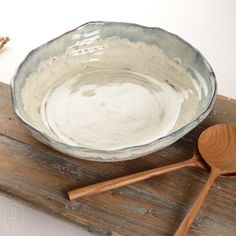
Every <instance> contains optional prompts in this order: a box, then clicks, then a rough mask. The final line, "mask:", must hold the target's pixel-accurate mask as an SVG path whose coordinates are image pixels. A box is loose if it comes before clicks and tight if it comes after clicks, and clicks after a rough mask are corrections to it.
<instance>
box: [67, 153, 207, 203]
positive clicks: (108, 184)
mask: <svg viewBox="0 0 236 236" xmlns="http://www.w3.org/2000/svg"><path fill="white" fill-rule="evenodd" d="M184 167H196V168H200V169H204V170H208V169H207V168H208V167H207V166H206V164H205V163H204V161H203V160H202V158H201V157H200V155H199V153H198V151H197V149H196V150H195V151H194V154H193V157H192V158H191V159H188V160H186V161H182V162H179V163H175V164H171V165H168V166H164V167H157V168H154V169H151V170H146V171H142V172H139V173H135V174H131V175H127V176H123V177H119V178H116V179H111V180H107V181H104V182H100V183H97V184H92V185H89V186H85V187H82V188H78V189H75V190H71V191H69V192H68V195H69V199H70V200H75V199H77V198H79V197H83V196H90V195H93V194H98V193H102V192H106V191H108V190H112V189H116V188H119V187H122V186H125V185H129V184H133V183H136V182H139V181H142V180H145V179H149V178H151V177H153V176H157V175H161V174H164V173H167V172H170V171H174V170H178V169H181V168H184Z"/></svg>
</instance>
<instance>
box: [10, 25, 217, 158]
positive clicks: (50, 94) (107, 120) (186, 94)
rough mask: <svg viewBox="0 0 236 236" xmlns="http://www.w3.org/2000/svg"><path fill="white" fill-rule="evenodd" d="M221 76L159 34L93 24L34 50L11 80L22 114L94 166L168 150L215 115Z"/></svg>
mask: <svg viewBox="0 0 236 236" xmlns="http://www.w3.org/2000/svg"><path fill="white" fill-rule="evenodd" d="M215 95H216V80H215V77H214V73H213V71H212V69H211V67H210V65H209V64H208V63H207V61H206V60H205V59H204V57H203V56H202V55H201V54H200V52H199V51H197V50H196V49H195V48H194V47H193V46H191V45H190V44H188V43H187V42H185V41H184V40H183V39H181V38H179V37H178V36H176V35H173V34H171V33H168V32H166V31H164V30H162V29H159V28H149V27H144V26H140V25H135V24H129V23H114V22H90V23H87V24H84V25H82V26H80V27H78V28H76V29H74V30H72V31H70V32H67V33H65V34H63V35H62V36H60V37H58V38H56V39H54V40H51V41H50V42H48V43H46V44H44V45H42V46H41V47H39V48H37V49H35V50H33V51H32V52H31V53H30V54H29V55H28V56H27V57H26V58H25V60H24V61H23V62H22V64H21V65H20V67H19V68H18V70H17V72H16V74H15V77H14V78H13V80H12V98H13V106H14V110H15V112H16V114H17V115H18V117H19V118H20V119H21V120H22V122H23V123H24V125H25V126H26V127H27V128H28V129H29V130H30V132H31V133H32V135H33V136H34V137H35V138H37V139H38V140H40V141H42V142H43V143H46V144H48V145H49V146H51V147H53V148H55V149H57V150H59V151H61V152H64V153H66V154H69V155H72V156H74V157H78V158H82V159H87V160H94V161H121V160H127V159H133V158H136V157H139V156H143V155H146V154H148V153H150V152H154V151H156V150H159V149H161V148H164V147H166V146H168V145H170V144H172V143H173V142H175V141H176V140H177V139H179V138H181V137H182V136H183V135H184V134H186V133H187V132H189V131H190V130H191V129H193V128H194V127H195V126H196V125H197V124H198V123H200V122H201V121H202V120H203V119H204V118H205V117H206V116H207V114H208V113H209V112H210V109H211V108H212V105H213V102H214V98H215Z"/></svg>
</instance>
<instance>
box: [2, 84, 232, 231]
mask: <svg viewBox="0 0 236 236" xmlns="http://www.w3.org/2000/svg"><path fill="white" fill-rule="evenodd" d="M0 111H1V112H0V192H1V193H2V194H4V195H6V196H9V197H12V198H14V199H17V200H20V201H22V202H24V203H25V204H27V205H29V206H32V207H33V208H36V209H38V210H41V211H44V212H45V213H48V214H50V215H53V216H55V217H58V218H61V219H63V220H66V221H68V222H71V223H73V224H76V225H78V226H80V227H83V228H85V229H87V230H88V231H90V232H93V233H95V234H97V235H127V236H132V235H134V236H137V235H143V236H152V235H155V236H156V235H173V233H174V232H175V230H176V229H177V227H178V225H179V224H180V222H181V220H182V219H183V217H184V215H185V213H186V211H187V209H188V208H189V207H190V206H191V204H192V202H193V201H194V200H195V198H196V196H197V195H198V193H199V192H200V190H201V188H202V186H203V184H204V183H205V181H206V180H207V177H208V173H206V172H204V171H201V170H197V169H193V168H189V169H183V170H178V171H176V172H172V173H168V174H165V175H162V176H158V177H154V178H152V179H149V180H146V181H143V182H140V183H137V184H133V185H130V186H127V187H123V188H120V189H117V190H113V191H110V192H106V193H102V194H99V195H96V196H91V197H85V198H82V199H80V200H77V201H74V202H70V201H69V200H68V197H67V194H66V192H67V190H70V189H73V188H75V187H78V186H84V185H88V184H91V183H95V182H99V181H102V180H106V179H110V178H114V177H118V176H123V175H127V174H131V173H135V172H137V171H141V170H146V169H150V168H153V167H157V166H164V165H166V164H170V163H175V162H178V161H182V160H185V159H187V158H189V157H191V155H192V152H193V149H194V143H195V141H196V140H197V137H198V135H199V134H200V133H201V132H202V131H203V130H204V129H205V128H206V127H208V126H210V125H213V124H215V123H222V122H228V123H236V101H235V100H230V99H227V98H225V97H222V96H218V98H217V101H216V104H215V106H214V109H213V111H212V112H211V113H210V115H209V116H208V118H207V119H206V120H205V121H204V122H202V123H201V124H200V125H199V126H198V127H197V128H195V129H194V130H193V131H192V132H190V133H189V134H187V135H186V136H185V137H184V138H182V139H181V140H179V141H178V142H176V143H175V144H173V145H171V146H170V147H168V148H166V149H163V150H162V151H159V152H156V153H154V154H151V155H148V156H146V157H143V158H139V159H137V160H132V161H125V162H119V163H97V162H89V161H83V160H78V159H75V158H72V157H68V156H65V155H63V154H61V153H59V152H57V151H54V150H53V149H51V148H49V147H47V146H45V145H43V144H41V143H39V142H38V141H36V140H35V139H34V138H32V137H31V136H30V135H29V134H28V132H26V131H25V129H24V128H23V127H22V125H21V123H20V122H19V121H18V119H17V118H16V116H15V114H13V111H12V107H11V98H10V88H9V86H8V85H6V84H3V83H0ZM189 235H204V236H205V235H212V236H221V235H227V236H231V235H232V236H235V235H236V179H233V178H230V179H226V178H219V179H218V180H217V181H216V183H215V184H214V186H213V187H212V189H211V191H210V193H209V195H208V197H207V199H206V201H205V202H204V205H203V207H202V210H201V212H200V214H199V215H198V217H197V219H196V220H195V222H194V224H193V226H192V228H191V231H190V233H189Z"/></svg>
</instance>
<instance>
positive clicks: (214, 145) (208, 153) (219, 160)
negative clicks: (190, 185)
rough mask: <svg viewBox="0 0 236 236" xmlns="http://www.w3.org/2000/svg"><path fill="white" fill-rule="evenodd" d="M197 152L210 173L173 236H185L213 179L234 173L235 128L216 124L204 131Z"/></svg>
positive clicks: (235, 152)
mask: <svg viewBox="0 0 236 236" xmlns="http://www.w3.org/2000/svg"><path fill="white" fill-rule="evenodd" d="M198 150H199V152H200V154H201V156H202V158H203V159H204V160H205V162H206V163H207V164H208V165H209V166H210V167H211V173H210V176H209V179H208V181H207V183H206V184H205V186H204V187H203V189H202V191H201V193H200V194H199V196H198V198H197V200H196V201H195V203H194V204H193V205H192V207H191V209H190V210H189V212H188V213H187V215H186V216H185V218H184V220H183V221H182V223H181V224H180V226H179V228H178V229H177V231H176V233H175V236H185V235H187V233H188V230H189V228H190V226H191V224H192V222H193V221H194V219H195V217H196V215H197V213H198V211H199V210H200V208H201V205H202V203H203V201H204V199H205V197H206V195H207V193H208V191H209V189H210V187H211V186H212V184H213V183H214V181H215V179H216V178H217V177H218V176H220V175H223V174H224V175H230V174H235V173H236V126H234V125H229V124H218V125H214V126H212V127H210V128H208V129H206V130H205V131H204V132H203V133H202V134H201V135H200V137H199V141H198Z"/></svg>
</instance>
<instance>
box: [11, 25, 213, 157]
mask: <svg viewBox="0 0 236 236" xmlns="http://www.w3.org/2000/svg"><path fill="white" fill-rule="evenodd" d="M91 24H114V25H123V26H128V27H130V26H131V27H140V28H143V29H150V30H158V31H163V32H164V33H167V34H169V35H171V36H172V37H174V38H177V39H178V40H180V41H181V42H183V43H184V44H186V45H187V46H188V47H190V48H192V49H193V50H194V51H195V52H196V53H198V54H199V55H200V57H201V58H202V59H203V62H204V64H205V65H206V67H207V68H208V70H209V75H210V79H211V82H212V90H213V93H212V94H211V98H210V102H209V104H208V106H207V107H206V108H205V109H204V110H203V111H202V112H201V113H200V114H199V115H198V116H196V117H195V118H194V119H192V120H191V121H189V122H188V123H187V124H185V125H184V126H182V127H180V128H178V129H177V130H175V131H173V132H171V133H169V134H167V135H165V136H162V137H159V138H157V139H155V140H153V141H151V142H149V143H145V144H141V145H136V146H130V147H124V148H119V149H115V150H100V149H93V148H86V147H83V146H78V145H77V146H75V145H69V144H66V143H64V142H60V141H58V140H55V139H53V138H52V137H50V136H49V135H47V134H45V133H44V132H42V131H40V130H39V129H38V128H36V127H35V126H34V124H32V123H30V122H29V121H28V120H27V119H26V118H25V117H24V116H23V115H22V114H21V112H20V110H19V107H18V102H17V99H16V96H15V80H16V79H17V75H18V73H19V71H20V69H21V67H23V65H24V63H25V61H27V59H29V58H30V56H31V55H33V54H34V53H36V52H37V51H38V50H40V49H41V48H43V47H44V46H46V45H49V44H51V43H52V42H54V41H56V40H57V39H59V38H62V37H63V36H65V35H67V34H69V33H71V32H73V31H76V30H77V29H79V28H82V27H84V26H87V25H91ZM10 90H11V97H12V105H13V110H14V112H15V114H16V115H17V117H18V118H19V119H20V120H21V122H22V123H23V124H24V125H25V126H26V127H27V128H28V129H32V130H33V131H35V132H36V133H37V134H38V135H40V136H43V138H44V139H45V140H46V141H47V142H48V143H52V144H55V145H59V146H61V147H65V148H68V147H70V148H72V149H76V150H80V151H81V152H86V153H97V154H100V155H102V154H104V155H115V154H116V155H118V154H121V153H125V152H132V151H135V150H140V149H143V148H145V147H149V146H153V145H154V146H155V145H156V144H158V143H159V142H163V141H165V140H168V139H170V138H171V137H172V136H173V135H176V134H183V135H184V134H186V133H187V132H189V131H190V130H191V129H188V128H190V127H191V126H193V124H195V126H196V125H197V124H199V123H200V122H201V121H202V120H203V119H204V118H205V117H206V116H207V115H208V114H209V112H210V110H211V108H212V107H213V105H214V102H215V100H216V95H217V82H216V76H215V73H214V71H213V69H212V67H211V65H210V64H209V62H208V61H207V60H206V58H205V57H204V56H203V55H202V53H201V52H200V51H199V50H198V49H196V48H195V47H194V46H193V45H192V44H190V43H188V42H187V41H185V40H184V39H183V38H181V37H179V36H178V35H176V34H174V33H171V32H169V31H167V30H164V29H162V28H160V27H149V26H144V25H140V24H136V23H128V22H119V21H89V22H86V23H84V24H82V25H80V26H78V27H76V28H74V29H72V30H69V31H66V32H65V33H63V34H61V35H59V36H57V37H55V38H53V39H51V40H49V41H48V42H46V43H44V44H42V45H40V46H39V47H36V48H34V49H33V50H31V51H30V52H29V53H28V54H26V56H25V57H24V59H23V60H22V62H21V63H20V65H19V66H18V67H17V68H16V70H15V73H14V74H13V76H12V79H11V83H10ZM195 126H193V127H195ZM186 129H187V130H188V131H187V132H185V130H186ZM80 158H82V159H87V160H89V159H90V160H91V159H93V158H92V157H91V158H83V156H80ZM95 159H96V160H97V161H99V160H102V161H106V160H108V161H109V160H111V159H114V158H110V159H107V158H106V159H102V158H100V157H99V156H97V157H96V158H95ZM128 159H130V158H122V160H128Z"/></svg>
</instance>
